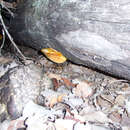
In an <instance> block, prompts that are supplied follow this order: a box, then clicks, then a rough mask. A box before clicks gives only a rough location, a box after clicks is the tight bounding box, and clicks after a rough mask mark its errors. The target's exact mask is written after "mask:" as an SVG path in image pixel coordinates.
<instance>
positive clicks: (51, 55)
mask: <svg viewBox="0 0 130 130" xmlns="http://www.w3.org/2000/svg"><path fill="white" fill-rule="evenodd" d="M41 52H42V53H44V54H45V56H46V57H47V58H48V59H50V60H51V61H53V62H55V63H64V62H65V61H66V60H67V58H66V57H65V56H63V55H62V53H60V52H58V51H56V50H54V49H52V48H43V49H41Z"/></svg>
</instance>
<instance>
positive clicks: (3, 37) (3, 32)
mask: <svg viewBox="0 0 130 130" xmlns="http://www.w3.org/2000/svg"><path fill="white" fill-rule="evenodd" d="M2 39H3V40H2V45H1V47H0V56H1V51H2V48H3V47H4V43H5V31H4V30H3V29H2Z"/></svg>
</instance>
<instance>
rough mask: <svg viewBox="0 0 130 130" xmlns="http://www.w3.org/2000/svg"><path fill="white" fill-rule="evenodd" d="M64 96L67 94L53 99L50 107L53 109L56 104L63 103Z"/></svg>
mask: <svg viewBox="0 0 130 130" xmlns="http://www.w3.org/2000/svg"><path fill="white" fill-rule="evenodd" d="M64 96H66V94H62V95H59V96H58V97H52V98H51V100H50V103H49V106H50V107H51V108H52V107H53V106H54V105H55V104H56V103H59V102H62V100H63V97H64Z"/></svg>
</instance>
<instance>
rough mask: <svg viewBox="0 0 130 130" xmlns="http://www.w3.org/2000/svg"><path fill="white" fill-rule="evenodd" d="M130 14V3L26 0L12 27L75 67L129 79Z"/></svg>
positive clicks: (26, 40)
mask: <svg viewBox="0 0 130 130" xmlns="http://www.w3.org/2000/svg"><path fill="white" fill-rule="evenodd" d="M129 14H130V0H108V1H106V0H99V1H97V0H25V1H24V2H23V4H21V3H20V6H18V9H17V13H16V16H15V18H14V19H13V21H12V25H11V27H12V34H14V38H17V39H21V40H23V41H24V43H25V44H26V45H28V46H31V47H33V48H35V49H37V50H41V49H42V48H47V47H49V48H54V49H56V50H58V51H60V52H62V53H63V54H64V55H65V56H66V57H67V58H68V59H69V60H71V61H72V62H74V63H76V64H82V65H85V66H88V67H91V68H94V69H98V70H100V71H103V72H105V73H108V74H112V75H114V76H117V77H121V78H125V79H130V15H129ZM16 34H18V35H16Z"/></svg>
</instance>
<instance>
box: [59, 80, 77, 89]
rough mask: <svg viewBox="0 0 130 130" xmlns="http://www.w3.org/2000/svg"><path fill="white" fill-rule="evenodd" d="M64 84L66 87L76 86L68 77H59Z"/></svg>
mask: <svg viewBox="0 0 130 130" xmlns="http://www.w3.org/2000/svg"><path fill="white" fill-rule="evenodd" d="M61 79H62V80H63V82H64V84H65V86H66V87H68V88H70V87H76V86H77V84H73V83H72V82H71V81H70V80H69V79H66V78H61Z"/></svg>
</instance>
